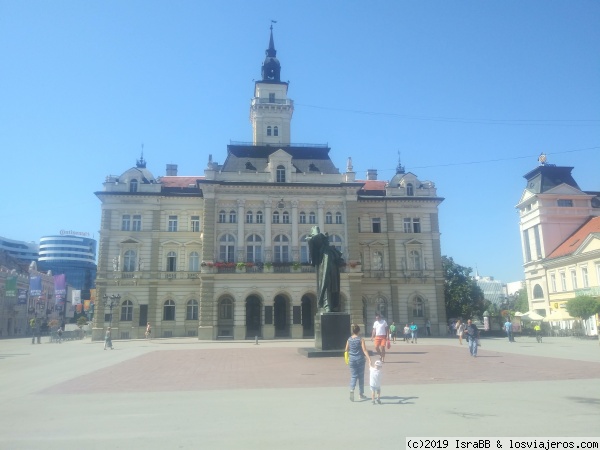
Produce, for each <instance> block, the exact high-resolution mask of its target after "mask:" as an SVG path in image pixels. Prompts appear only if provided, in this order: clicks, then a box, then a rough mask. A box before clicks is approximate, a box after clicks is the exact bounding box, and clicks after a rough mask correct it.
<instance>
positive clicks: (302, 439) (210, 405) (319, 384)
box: [0, 338, 600, 450]
mask: <svg viewBox="0 0 600 450" xmlns="http://www.w3.org/2000/svg"><path fill="white" fill-rule="evenodd" d="M526 339H527V338H522V339H519V340H517V342H516V343H513V344H510V343H509V342H508V340H507V339H499V338H497V339H482V347H481V348H480V349H479V352H480V353H479V358H477V359H475V358H470V357H469V354H468V349H467V346H466V345H464V344H463V346H460V345H458V341H457V340H454V339H447V338H422V339H419V343H418V344H407V343H404V342H397V343H396V344H394V345H393V346H392V348H391V349H390V351H389V353H388V356H387V358H386V363H385V365H384V373H383V384H382V401H383V405H375V406H374V405H371V403H370V401H365V402H354V403H351V402H350V401H349V400H348V388H347V383H348V381H349V371H348V368H347V366H346V365H345V364H344V362H343V359H342V358H310V359H309V358H305V357H303V356H301V355H299V354H298V352H297V348H298V347H310V346H312V345H313V341H312V340H303V341H297V340H294V341H259V344H258V345H255V344H254V341H218V342H203V341H198V340H197V339H193V338H183V339H153V340H151V341H145V340H135V341H113V343H114V346H115V350H113V351H110V350H107V351H103V350H102V347H103V345H102V343H92V342H91V341H89V340H87V341H86V340H84V341H69V342H66V343H63V344H61V345H57V344H47V343H44V344H42V345H37V344H36V345H31V340H30V339H29V340H28V339H15V340H10V341H8V340H4V341H1V342H0V413H1V417H2V419H3V420H2V421H0V448H3V449H4V448H6V449H37V448H40V449H41V448H44V449H46V450H47V449H54V448H57V449H58V448H60V449H75V448H77V449H80V448H81V447H82V445H85V447H86V448H87V449H95V448H102V449H112V448H128V449H135V448H140V449H142V448H143V449H146V450H147V449H170V448H178V449H179V448H182V449H185V448H190V449H191V448H208V446H212V445H214V446H215V447H216V446H218V447H219V448H223V449H228V448H234V447H235V448H248V449H254V448H261V449H271V448H286V449H287V448H291V449H296V448H298V449H300V448H303V449H306V448H307V447H310V448H314V449H321V448H323V449H325V448H326V449H328V450H330V449H333V448H341V447H347V446H352V447H355V446H359V447H366V446H372V445H373V444H381V445H391V446H392V447H394V448H404V438H405V436H492V435H493V436H594V435H598V434H600V432H598V431H597V430H598V428H597V424H598V423H600V410H599V408H598V404H599V403H600V347H599V346H598V342H597V341H585V340H577V339H572V338H548V339H545V340H544V343H542V344H537V342H535V339H533V338H531V339H530V340H526ZM367 346H368V347H369V348H370V349H372V343H371V342H370V341H369V340H367ZM367 379H368V373H367ZM367 395H370V393H369V391H368V388H367ZM82 419H83V420H82Z"/></svg>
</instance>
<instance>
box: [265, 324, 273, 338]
mask: <svg viewBox="0 0 600 450" xmlns="http://www.w3.org/2000/svg"><path fill="white" fill-rule="evenodd" d="M262 337H263V339H275V325H263V327H262Z"/></svg>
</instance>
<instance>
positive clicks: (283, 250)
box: [273, 234, 290, 262]
mask: <svg viewBox="0 0 600 450" xmlns="http://www.w3.org/2000/svg"><path fill="white" fill-rule="evenodd" d="M274 241H275V245H274V246H273V252H274V255H273V257H274V261H275V262H289V260H290V247H289V239H288V237H287V236H286V235H284V234H278V235H277V236H275V239H274Z"/></svg>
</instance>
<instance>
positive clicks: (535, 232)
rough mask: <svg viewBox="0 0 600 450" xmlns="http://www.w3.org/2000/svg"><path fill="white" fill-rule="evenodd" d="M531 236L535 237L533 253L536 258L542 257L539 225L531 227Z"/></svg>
mask: <svg viewBox="0 0 600 450" xmlns="http://www.w3.org/2000/svg"><path fill="white" fill-rule="evenodd" d="M533 238H534V239H535V254H536V256H537V258H536V259H542V243H541V241H540V229H539V225H536V226H535V227H533Z"/></svg>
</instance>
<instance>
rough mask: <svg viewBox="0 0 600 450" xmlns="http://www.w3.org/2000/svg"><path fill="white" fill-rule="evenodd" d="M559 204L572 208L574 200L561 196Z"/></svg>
mask: <svg viewBox="0 0 600 450" xmlns="http://www.w3.org/2000/svg"><path fill="white" fill-rule="evenodd" d="M558 206H560V207H567V208H572V207H573V200H567V199H563V198H559V199H558Z"/></svg>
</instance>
